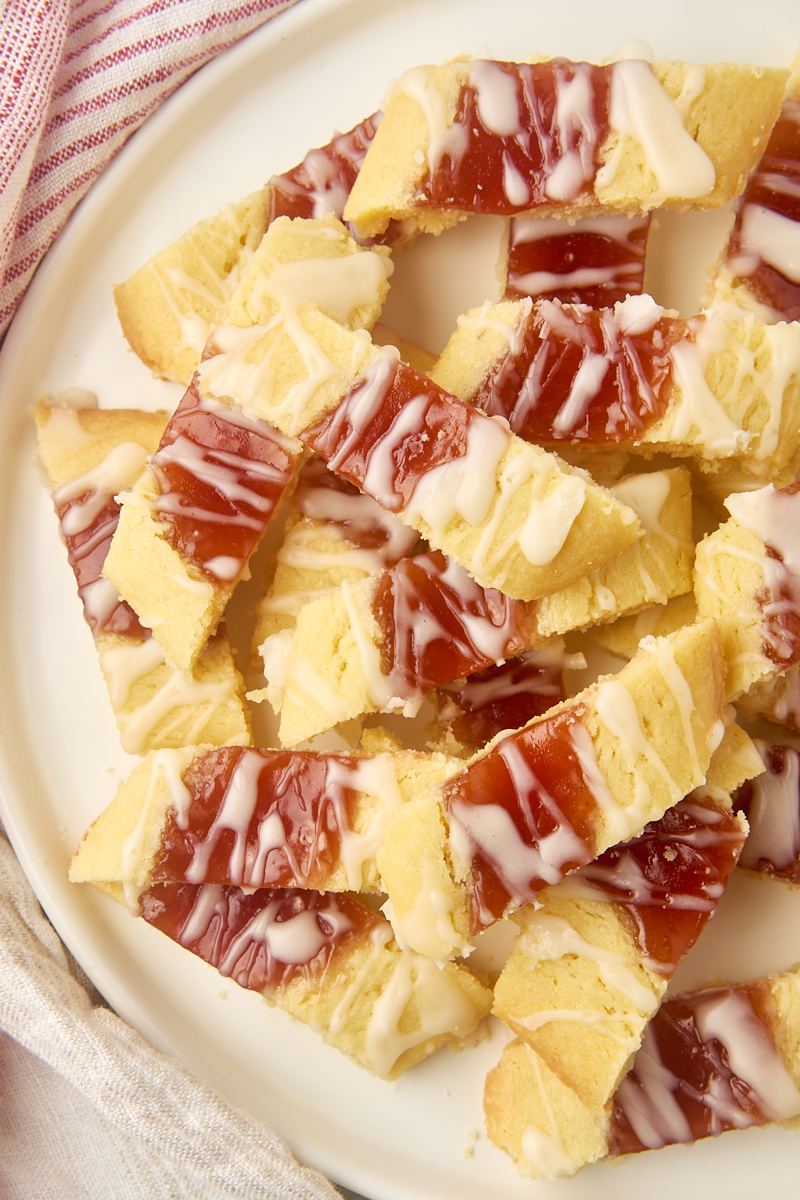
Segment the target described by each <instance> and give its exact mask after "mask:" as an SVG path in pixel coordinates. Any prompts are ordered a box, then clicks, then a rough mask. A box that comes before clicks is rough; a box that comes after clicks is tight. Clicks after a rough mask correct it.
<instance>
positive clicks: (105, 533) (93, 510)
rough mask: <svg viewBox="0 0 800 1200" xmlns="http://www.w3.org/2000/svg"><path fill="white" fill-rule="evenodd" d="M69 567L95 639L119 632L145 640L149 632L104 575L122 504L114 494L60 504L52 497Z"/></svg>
mask: <svg viewBox="0 0 800 1200" xmlns="http://www.w3.org/2000/svg"><path fill="white" fill-rule="evenodd" d="M53 502H54V504H55V509H56V514H57V516H58V519H59V522H60V524H61V534H62V537H63V538H64V542H65V543H66V547H67V557H68V559H69V565H70V566H71V567H72V570H73V573H74V575H75V580H76V582H77V584H78V595H79V596H80V599H81V604H82V605H83V615H84V617H85V619H86V622H87V624H88V625H89V628H90V629H91V631H92V634H93V636H94V637H95V638H98V637H100V636H101V634H104V633H116V634H120V635H124V636H125V637H129V638H137V639H139V640H140V641H145V640H146V639H147V638H149V637H150V630H149V629H145V627H144V626H143V625H141V624H140V622H139V618H138V617H137V616H136V613H135V612H134V611H133V609H132V608H131V607H130V605H129V604H127V603H126V602H125V601H124V600H121V599H120V597H119V595H118V594H117V590H116V588H115V587H114V586H113V584H111V583H110V582H109V581H108V580H107V579H105V578H104V576H103V564H104V562H105V561H106V555H107V554H108V548H109V546H110V545H111V539H112V538H113V536H114V532H115V530H116V528H117V525H118V524H119V504H117V501H116V500H115V499H114V497H113V496H112V495H108V494H106V493H104V492H101V491H99V490H97V489H90V490H89V491H88V492H84V493H83V494H82V495H80V496H70V499H69V500H67V501H65V502H63V503H60V502H59V500H58V491H56V492H55V493H54V494H53ZM67 530H69V532H67Z"/></svg>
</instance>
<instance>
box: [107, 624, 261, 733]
mask: <svg viewBox="0 0 800 1200" xmlns="http://www.w3.org/2000/svg"><path fill="white" fill-rule="evenodd" d="M99 657H100V669H101V670H102V672H103V675H104V677H105V680H106V683H107V685H108V690H109V697H110V700H111V707H112V708H113V710H114V713H115V715H116V718H117V724H118V726H119V731H120V740H121V742H122V748H123V750H124V751H125V752H126V753H127V754H143V753H144V752H145V750H146V749H147V746H148V743H149V740H150V739H151V738H152V737H153V735H154V734H155V733H156V732H158V734H159V738H160V739H162V740H168V739H169V738H170V737H171V736H178V735H179V736H180V739H181V742H182V744H184V745H187V746H188V745H197V744H199V743H201V742H203V741H204V739H205V738H206V737H207V736H208V729H209V726H210V724H211V722H212V721H213V720H214V718H215V716H216V715H217V714H218V713H220V712H221V711H223V710H225V709H228V708H230V709H231V710H233V709H237V708H238V707H239V699H238V694H237V682H236V676H235V675H234V673H233V672H227V673H226V674H225V676H224V677H223V678H221V679H207V680H202V679H199V678H196V677H194V676H193V675H192V674H191V673H190V672H189V671H178V670H170V672H169V673H168V675H167V677H166V679H165V680H164V682H163V683H162V684H161V686H160V687H158V688H156V689H155V691H154V692H153V694H152V695H151V696H150V698H149V699H148V700H147V701H146V702H145V703H143V704H140V705H138V706H137V707H136V708H135V709H133V711H131V712H126V711H125V706H126V705H127V703H128V700H129V696H130V692H131V689H132V688H133V687H134V686H135V685H136V684H137V683H139V682H141V681H143V680H145V679H146V678H147V677H148V676H149V675H151V674H152V673H153V672H154V671H156V670H157V669H158V668H159V667H161V666H163V665H164V663H165V662H166V659H165V658H164V652H163V650H162V649H161V647H160V646H159V644H158V642H157V641H156V639H155V638H153V637H150V638H147V639H146V640H145V641H142V642H139V641H134V640H129V641H127V642H126V643H125V644H121V645H117V646H110V647H107V648H106V649H104V650H101V651H100V656H99ZM187 718H188V723H187ZM246 736H247V735H246V734H240V735H237V736H235V737H234V739H233V741H234V742H235V743H236V742H240V741H241V740H242V739H244V738H246Z"/></svg>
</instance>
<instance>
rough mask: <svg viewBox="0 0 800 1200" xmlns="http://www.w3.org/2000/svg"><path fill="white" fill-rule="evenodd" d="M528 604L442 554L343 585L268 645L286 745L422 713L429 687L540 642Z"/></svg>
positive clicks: (271, 692) (271, 687)
mask: <svg viewBox="0 0 800 1200" xmlns="http://www.w3.org/2000/svg"><path fill="white" fill-rule="evenodd" d="M533 626H534V622H533V621H532V619H531V614H530V613H529V606H528V605H526V604H524V603H522V601H519V600H512V599H510V598H509V597H508V596H505V595H504V594H503V593H502V592H500V591H498V590H497V589H496V588H482V587H481V586H480V584H478V583H476V582H475V580H474V579H472V578H471V577H470V575H469V574H468V572H467V571H465V570H464V568H463V567H460V566H459V565H458V564H457V563H454V562H453V561H452V560H451V559H448V558H447V557H446V556H445V555H444V554H442V553H441V551H438V550H435V551H430V552H429V553H426V554H419V555H417V556H416V557H414V558H404V559H401V560H400V562H399V563H397V564H396V565H395V566H393V567H389V568H387V569H386V570H384V571H381V572H380V573H379V574H378V575H373V576H369V577H367V578H365V579H363V580H361V581H360V582H359V583H355V584H349V583H343V584H342V585H341V586H340V587H339V588H337V589H336V590H335V591H334V592H331V593H330V594H329V595H327V596H323V597H321V598H320V599H318V600H313V601H311V603H309V604H307V605H305V607H304V608H302V609H301V610H300V612H299V613H298V614H297V624H296V626H295V628H294V630H293V631H292V633H291V635H290V636H288V637H287V636H286V634H285V633H278V634H273V635H272V636H271V637H270V638H268V639H267V641H266V642H265V643H264V645H263V646H262V655H263V658H264V669H265V673H266V675H267V681H268V687H267V695H268V698H269V700H270V702H271V704H272V706H273V708H274V709H275V710H276V711H278V712H280V717H281V719H280V728H279V737H280V741H281V745H284V746H294V745H297V744H298V743H299V742H302V741H306V740H307V739H309V738H311V737H314V736H316V735H317V734H318V733H322V732H324V731H325V730H327V729H332V728H333V726H334V725H336V724H338V723H339V722H341V721H347V720H350V719H352V718H353V717H358V716H361V715H363V714H367V713H372V712H381V713H389V712H402V713H403V715H404V716H407V717H410V716H416V714H417V713H418V712H419V709H420V706H421V705H422V702H423V700H424V699H425V697H426V695H427V694H428V692H430V691H431V690H432V689H433V688H435V687H438V686H439V684H442V683H449V682H451V681H452V680H454V679H459V678H461V677H462V676H465V675H471V674H472V673H473V672H474V671H478V670H481V669H483V668H484V667H487V666H491V665H493V664H495V663H498V662H500V661H502V660H503V659H506V658H508V657H509V656H512V655H515V654H518V653H519V652H520V651H522V650H524V649H525V648H526V647H528V646H530V645H531V644H532V642H533V641H534V640H535V634H534V628H533Z"/></svg>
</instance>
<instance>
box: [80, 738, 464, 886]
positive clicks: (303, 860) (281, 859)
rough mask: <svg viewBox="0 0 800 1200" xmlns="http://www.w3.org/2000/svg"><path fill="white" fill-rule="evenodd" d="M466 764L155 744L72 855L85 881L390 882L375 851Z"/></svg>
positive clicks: (419, 756) (390, 754)
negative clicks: (413, 800)
mask: <svg viewBox="0 0 800 1200" xmlns="http://www.w3.org/2000/svg"><path fill="white" fill-rule="evenodd" d="M459 766H460V764H458V763H456V762H454V761H453V760H450V759H447V758H445V757H444V756H443V755H441V754H438V755H437V754H423V753H421V752H419V753H415V752H412V751H401V750H397V751H388V750H386V751H384V752H382V753H378V754H374V755H365V754H333V753H330V754H325V753H321V752H320V753H317V752H314V751H292V752H288V753H287V752H286V751H275V750H255V749H249V748H238V747H237V748H228V747H223V748H219V749H212V748H209V747H188V748H186V749H185V750H180V751H178V750H173V751H166V750H162V751H156V752H154V753H152V754H150V755H148V756H147V758H146V759H145V760H144V761H143V762H142V763H141V764H140V765H139V766H138V767H136V768H135V769H134V771H133V772H132V774H131V775H130V776H129V777H128V779H127V780H125V781H123V783H122V784H121V785H120V787H119V788H118V790H117V794H116V796H115V798H114V800H113V802H112V803H111V804H110V805H109V807H108V808H107V809H105V811H104V812H103V813H102V814H101V815H100V817H98V819H97V820H96V821H95V823H94V824H93V825H92V827H91V829H90V830H89V831H88V833H87V834H86V836H85V838H84V840H83V842H82V843H81V846H80V849H79V850H78V852H77V853H76V855H75V856H74V858H73V861H72V865H71V868H70V879H71V880H72V881H73V882H75V883H87V882H88V883H115V882H118V883H121V884H122V885H123V888H124V891H125V894H126V896H127V897H129V898H130V897H131V896H134V895H135V894H137V893H138V892H139V891H141V889H142V888H144V887H149V886H150V885H151V884H154V883H165V882H169V883H184V882H186V883H192V884H201V883H214V884H236V885H237V886H239V887H243V888H261V887H308V888H314V889H316V890H317V891H372V892H375V891H380V879H379V876H378V872H377V869H376V866H375V852H376V849H377V847H378V846H379V845H380V843H381V840H382V838H383V833H384V830H385V828H386V825H387V822H388V821H389V820H390V818H391V817H392V816H393V815H394V813H395V812H396V811H397V809H398V808H400V807H402V805H403V804H404V803H405V802H406V801H407V800H408V799H409V798H410V797H411V796H413V795H414V794H415V792H416V791H417V790H418V789H420V788H422V787H427V786H430V785H432V784H436V783H439V782H441V781H442V780H444V779H446V778H447V777H448V776H449V775H452V774H453V772H454V771H455V770H457V769H458V767H459Z"/></svg>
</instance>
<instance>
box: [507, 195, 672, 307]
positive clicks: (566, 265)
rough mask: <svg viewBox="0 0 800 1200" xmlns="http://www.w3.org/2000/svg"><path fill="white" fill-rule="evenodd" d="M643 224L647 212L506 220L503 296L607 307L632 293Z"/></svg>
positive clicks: (639, 272)
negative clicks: (571, 221) (577, 218)
mask: <svg viewBox="0 0 800 1200" xmlns="http://www.w3.org/2000/svg"><path fill="white" fill-rule="evenodd" d="M649 226H650V218H649V216H648V217H639V218H628V217H617V216H614V217H605V218H602V217H601V218H594V219H591V218H590V219H589V220H584V221H579V222H578V223H577V224H575V225H569V224H568V223H567V222H566V221H563V222H561V221H559V222H556V220H555V219H550V220H548V219H547V218H542V217H533V218H530V219H528V220H526V219H524V218H512V219H511V221H510V228H509V241H508V263H507V268H506V287H505V298H506V299H507V300H517V299H523V298H524V297H525V296H530V297H532V298H533V299H534V300H539V299H549V300H560V301H561V302H562V304H587V305H589V306H590V307H591V308H610V307H611V306H612V305H614V304H616V303H617V301H618V300H625V299H626V297H628V296H638V295H640V294H641V292H642V286H643V282H644V256H645V248H646V244H647V234H648V230H649Z"/></svg>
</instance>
